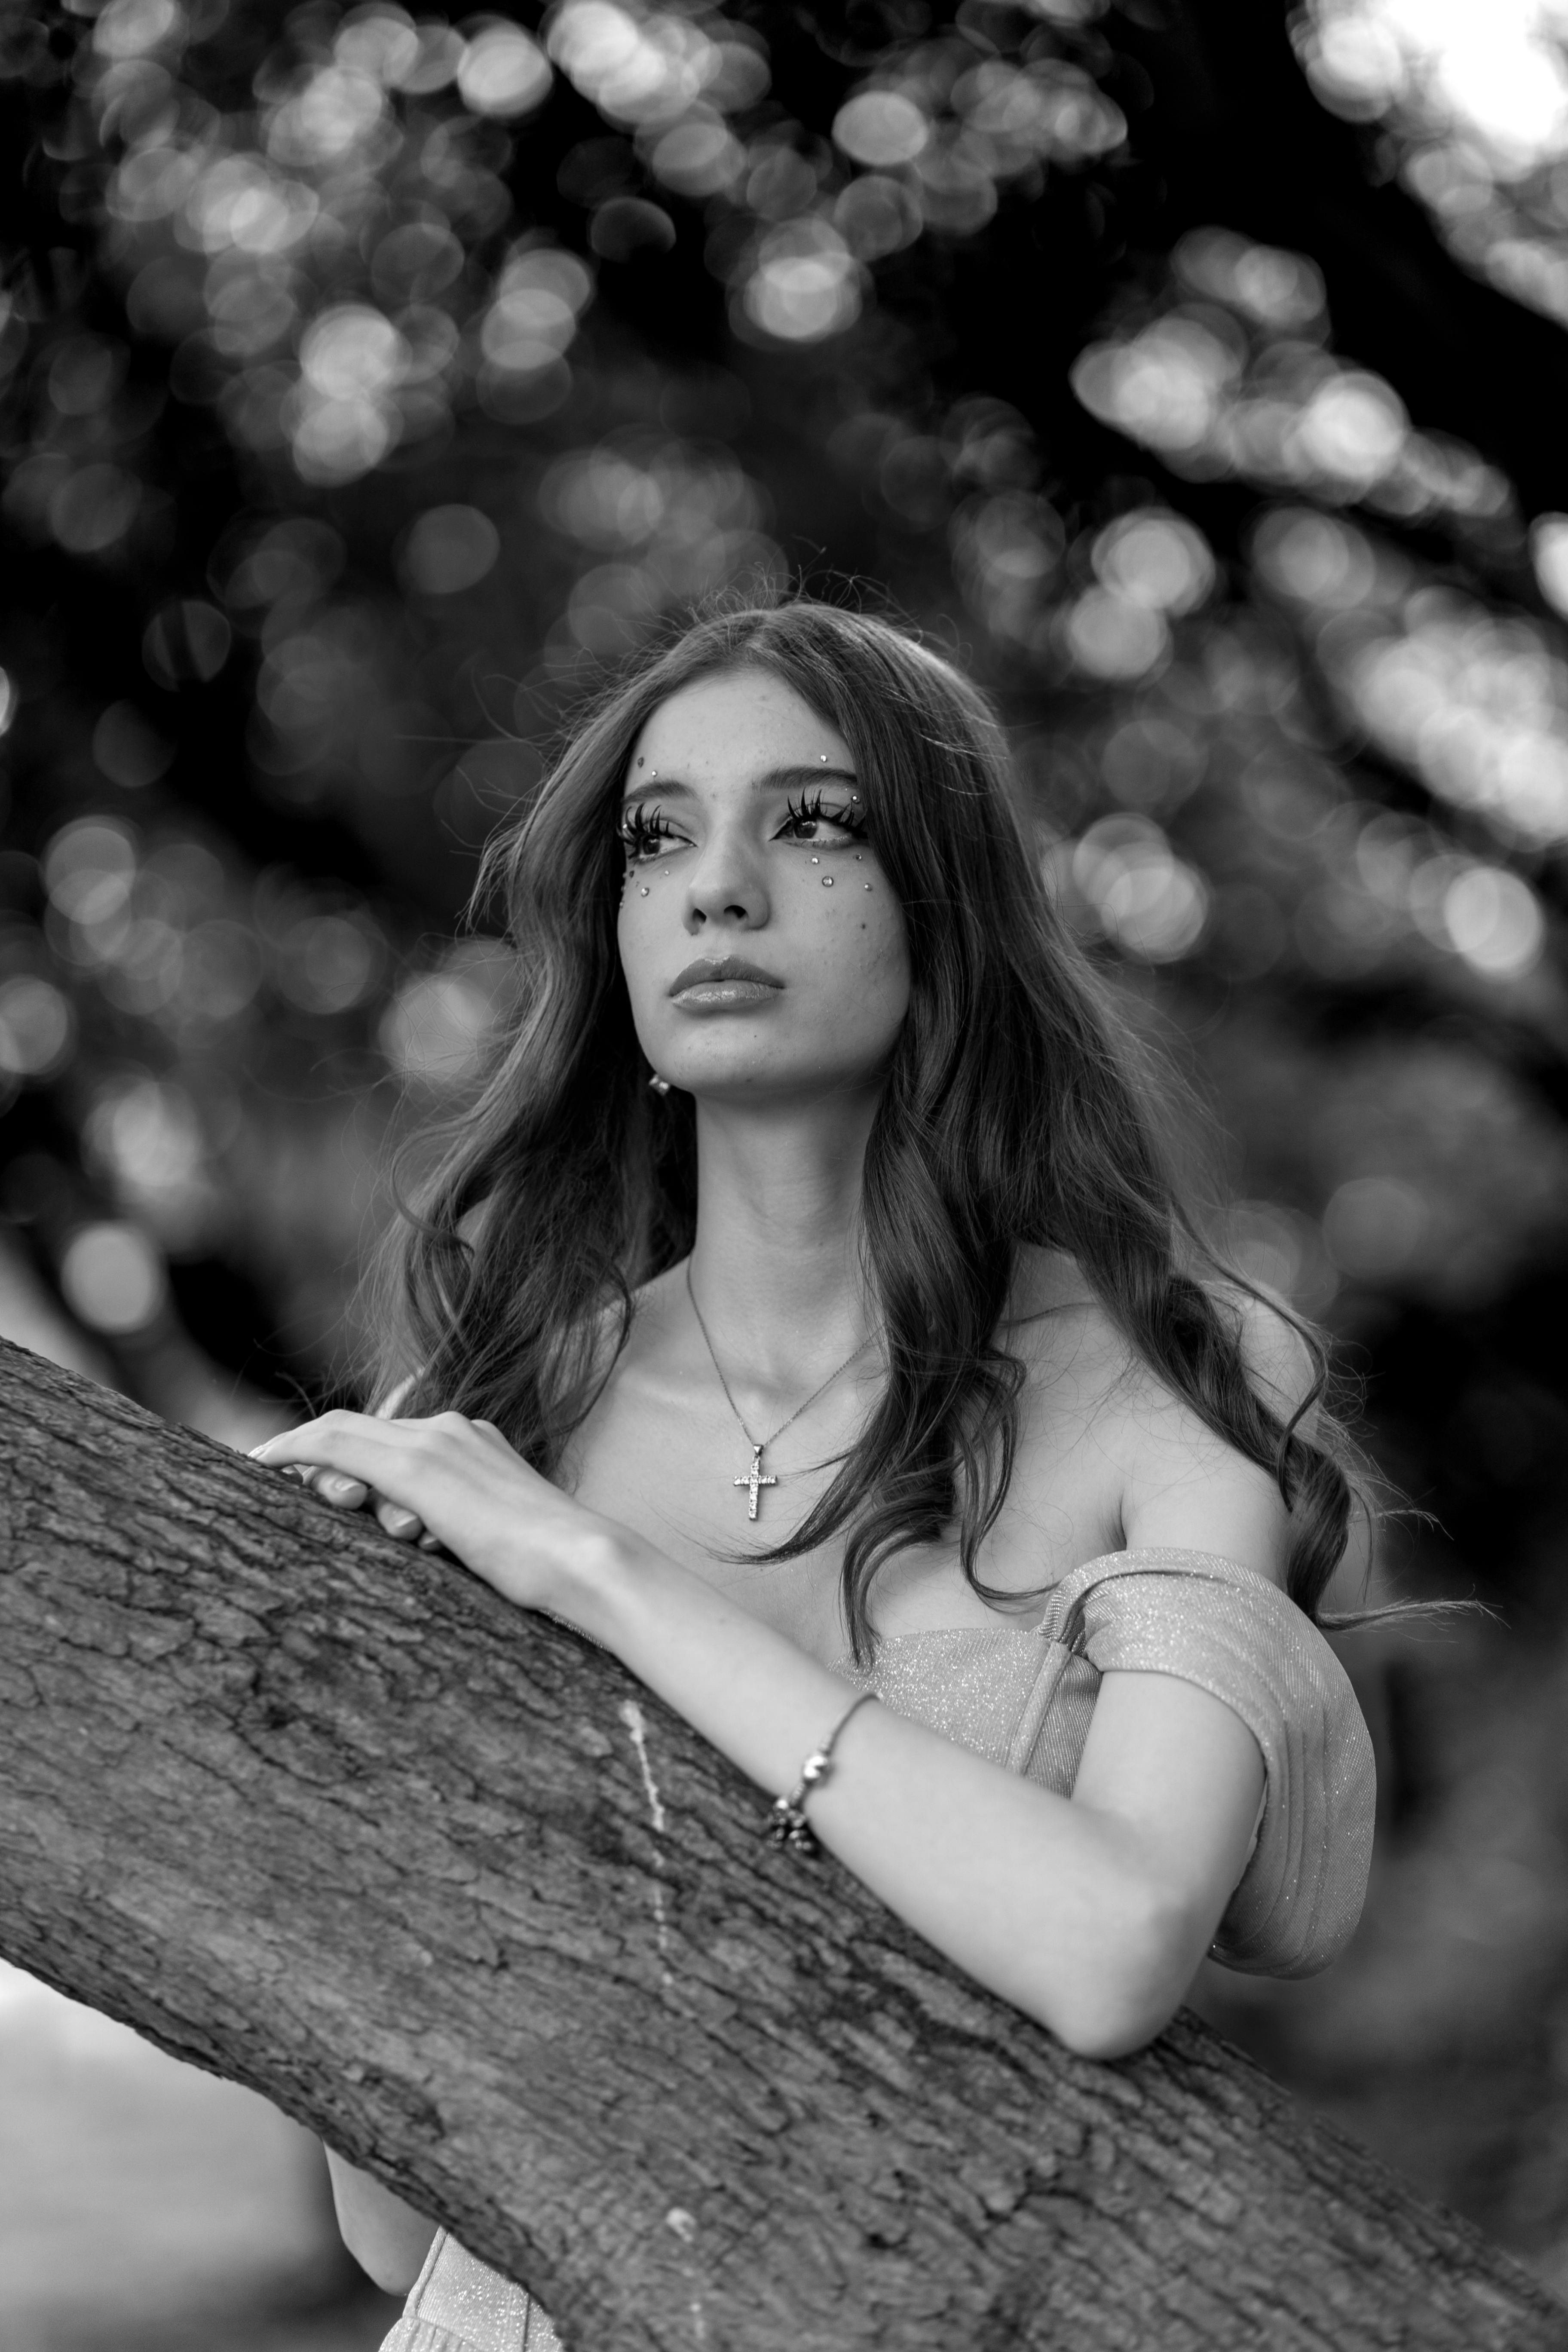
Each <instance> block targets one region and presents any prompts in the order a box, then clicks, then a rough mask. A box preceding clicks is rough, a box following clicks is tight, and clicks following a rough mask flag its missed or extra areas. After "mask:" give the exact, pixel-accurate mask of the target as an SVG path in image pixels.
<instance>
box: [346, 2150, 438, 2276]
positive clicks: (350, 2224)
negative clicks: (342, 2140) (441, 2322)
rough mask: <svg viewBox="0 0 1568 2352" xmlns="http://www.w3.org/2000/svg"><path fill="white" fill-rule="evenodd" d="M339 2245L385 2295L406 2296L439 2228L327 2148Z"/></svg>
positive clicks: (365, 2173)
mask: <svg viewBox="0 0 1568 2352" xmlns="http://www.w3.org/2000/svg"><path fill="white" fill-rule="evenodd" d="M326 2157H327V2170H328V2171H329V2172H330V2173H331V2179H332V2203H333V2205H334V2206H335V2207H336V2208H337V2215H338V2229H339V2231H340V2232H341V2233H342V2242H343V2243H344V2245H345V2246H346V2247H347V2248H348V2250H349V2252H350V2253H351V2254H352V2255H353V2258H354V2260H355V2262H356V2263H358V2264H359V2266H360V2268H361V2270H363V2271H368V2272H369V2273H370V2275H371V2277H372V2278H373V2279H374V2281H375V2284H376V2285H377V2286H378V2287H380V2288H382V2289H383V2290H384V2293H385V2294H407V2293H408V2290H409V2288H410V2287H411V2286H412V2285H413V2284H414V2282H415V2280H416V2278H417V2277H418V2275H419V2273H420V2272H421V2271H422V2270H423V2269H424V2267H425V2257H426V2254H427V2253H428V2252H429V2251H430V2245H431V2242H432V2240H433V2239H434V2237H435V2235H436V2230H437V2224H436V2223H435V2222H434V2221H426V2218H425V2216H424V2214H423V2213H416V2211H415V2210H414V2208H413V2206H412V2205H405V2203H404V2201H403V2200H402V2198H401V2197H395V2196H394V2195H393V2193H392V2191H391V2189H384V2188H383V2187H382V2185H381V2183H380V2181H379V2180H373V2179H371V2177H370V2175H369V2173H368V2172H356V2171H355V2169H354V2168H353V2165H352V2164H350V2163H349V2162H348V2161H347V2159H346V2158H343V2157H341V2156H339V2155H337V2154H336V2153H335V2152H334V2151H333V2150H332V2149H331V2148H330V2147H329V2148H328V2149H327V2151H326Z"/></svg>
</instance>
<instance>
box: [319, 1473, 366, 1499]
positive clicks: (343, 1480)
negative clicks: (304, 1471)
mask: <svg viewBox="0 0 1568 2352" xmlns="http://www.w3.org/2000/svg"><path fill="white" fill-rule="evenodd" d="M316 1492H317V1494H318V1495H324V1496H326V1497H327V1499H328V1501H329V1502H332V1503H346V1502H347V1500H348V1498H349V1496H351V1495H357V1496H363V1494H364V1492H365V1488H364V1486H363V1483H362V1481H361V1480H359V1479H358V1478H350V1477H347V1476H345V1475H344V1474H343V1472H342V1471H341V1470H329V1471H328V1472H327V1474H326V1475H325V1476H324V1477H321V1478H318V1479H317V1481H316Z"/></svg>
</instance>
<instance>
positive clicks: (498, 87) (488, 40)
mask: <svg viewBox="0 0 1568 2352" xmlns="http://www.w3.org/2000/svg"><path fill="white" fill-rule="evenodd" d="M551 80H552V75H551V71H550V61H549V59H548V58H546V57H545V54H544V52H543V50H542V48H541V47H539V44H538V42H537V41H533V40H531V39H530V37H529V36H528V35H527V34H526V33H525V32H524V31H523V29H522V27H521V25H512V24H495V23H491V24H489V25H487V26H484V27H483V29H482V30H481V31H479V32H477V33H475V34H473V35H472V36H471V37H470V39H469V41H468V48H467V49H466V51H465V52H464V55H463V59H462V63H461V64H460V65H459V66H458V92H459V94H460V96H461V97H462V100H463V102H464V104H465V105H466V106H471V107H472V108H473V110H474V112H475V113H476V114H495V115H502V116H506V117H508V118H510V117H511V116H514V115H519V114H526V113H528V112H529V110H531V108H533V107H536V106H538V105H540V104H542V101H543V100H544V99H545V97H546V96H547V95H548V93H549V89H550V84H551Z"/></svg>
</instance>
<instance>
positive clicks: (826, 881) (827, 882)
mask: <svg viewBox="0 0 1568 2352" xmlns="http://www.w3.org/2000/svg"><path fill="white" fill-rule="evenodd" d="M822 887H823V888H824V889H825V890H831V889H832V887H833V877H832V875H831V874H825V875H824V876H823V877H822Z"/></svg>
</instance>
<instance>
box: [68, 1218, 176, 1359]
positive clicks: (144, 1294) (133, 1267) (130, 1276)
mask: <svg viewBox="0 0 1568 2352" xmlns="http://www.w3.org/2000/svg"><path fill="white" fill-rule="evenodd" d="M60 1289H61V1291H62V1292H63V1293H64V1296H65V1301H66V1304H67V1306H68V1307H69V1308H70V1310H71V1312H72V1314H73V1315H75V1316H76V1318H77V1319H78V1321H79V1322H81V1323H85V1324H86V1325H87V1326H88V1328H89V1330H94V1331H104V1332H107V1333H109V1334H110V1336H111V1337H125V1338H128V1337H129V1336H130V1335H131V1334H132V1332H136V1331H142V1330H145V1329H146V1328H147V1326H148V1325H149V1324H150V1323H152V1322H153V1321H155V1320H156V1318H157V1317H158V1315H159V1313H160V1311H161V1310H162V1307H163V1299H164V1295H165V1291H166V1283H165V1278H164V1274H163V1260H162V1258H161V1257H160V1256H159V1255H158V1252H157V1251H156V1249H155V1248H154V1247H153V1244H152V1243H151V1242H150V1241H149V1240H148V1238H147V1235H146V1234H144V1233H142V1231H141V1229H140V1227H138V1226H136V1225H131V1224H123V1223H118V1222H110V1221H108V1220H106V1221H105V1222H103V1223H100V1224H92V1225H84V1226H83V1227H82V1229H81V1231H80V1232H79V1233H78V1234H74V1235H73V1236H72V1238H71V1240H70V1242H69V1243H68V1244H67V1247H66V1251H65V1255H64V1256H63V1257H62V1258H61V1260H60Z"/></svg>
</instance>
